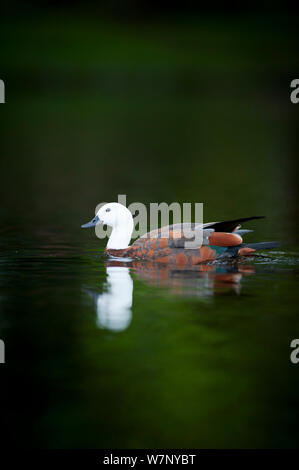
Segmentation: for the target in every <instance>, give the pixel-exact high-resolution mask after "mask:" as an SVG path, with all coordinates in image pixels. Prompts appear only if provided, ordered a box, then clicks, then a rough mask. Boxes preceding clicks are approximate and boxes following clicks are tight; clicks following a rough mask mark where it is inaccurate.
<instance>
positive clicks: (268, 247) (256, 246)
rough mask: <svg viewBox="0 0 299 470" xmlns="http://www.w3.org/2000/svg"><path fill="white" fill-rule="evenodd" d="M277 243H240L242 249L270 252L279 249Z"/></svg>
mask: <svg viewBox="0 0 299 470" xmlns="http://www.w3.org/2000/svg"><path fill="white" fill-rule="evenodd" d="M279 245H280V243H279V242H259V243H242V248H251V249H252V250H271V249H272V248H277V247H279Z"/></svg>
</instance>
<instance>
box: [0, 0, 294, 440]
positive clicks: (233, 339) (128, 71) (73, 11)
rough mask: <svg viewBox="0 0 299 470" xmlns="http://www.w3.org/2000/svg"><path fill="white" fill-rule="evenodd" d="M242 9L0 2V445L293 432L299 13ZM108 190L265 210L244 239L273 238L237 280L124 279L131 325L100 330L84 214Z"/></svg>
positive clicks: (207, 216)
mask: <svg viewBox="0 0 299 470" xmlns="http://www.w3.org/2000/svg"><path fill="white" fill-rule="evenodd" d="M213 6H214V4H213ZM242 7H243V9H242V10H241V9H240V6H239V2H238V4H237V3H236V4H233V3H230V4H227V3H226V4H225V6H222V7H217V9H216V8H215V6H214V11H213V10H212V7H210V6H209V5H207V4H206V5H204V6H203V7H197V8H196V7H194V6H193V5H192V4H191V2H189V3H188V2H187V3H186V2H184V5H183V4H182V3H173V2H171V3H170V2H167V3H163V4H161V3H159V6H153V4H152V3H150V2H142V3H141V2H137V1H135V2H134V1H132V2H129V1H126V2H121V1H113V2H109V3H108V2H107V3H103V4H99V5H97V6H94V5H93V4H92V3H91V2H84V4H83V3H80V2H44V3H43V4H41V3H40V2H21V1H12V2H5V3H4V5H2V6H1V28H0V65H1V69H0V78H1V79H3V80H4V82H5V86H6V103H5V104H3V105H1V106H0V196H1V199H0V201H1V203H0V220H1V223H0V226H1V229H0V235H1V236H0V250H1V258H0V261H1V266H0V292H1V297H0V301H1V303H0V320H1V323H0V337H1V338H3V339H4V340H5V344H6V356H7V364H5V365H4V366H2V365H1V366H0V374H1V375H2V377H1V380H2V379H3V380H2V382H1V392H2V397H3V398H2V411H1V413H2V419H1V425H2V427H3V429H5V436H4V440H2V442H3V443H5V444H7V445H13V446H14V447H25V448H32V447H35V448H36V447H43V448H45V447H46V448H49V447H50V448H57V447H60V448H61V447H68V448H73V447H88V448H90V447H102V448H103V447H106V448H109V447H129V448H130V447H131V448H132V447H147V448H150V447H152V448H154V447H158V448H163V447H170V448H171V447H178V448H180V447H181V448H183V447H186V448H188V447H194V448H195V447H210V448H211V447H212V448H215V447H233V448H234V447H267V448H269V447H296V446H297V445H298V393H297V391H298V370H297V369H296V367H297V368H298V366H294V365H293V364H291V363H290V360H289V354H290V348H289V344H290V341H291V339H293V338H298V334H299V333H298V331H299V324H298V314H297V310H298V308H297V306H298V293H297V291H298V288H297V286H298V261H297V260H298V249H297V242H298V228H297V217H298V210H297V207H298V185H297V168H298V150H299V144H298V110H299V105H294V104H292V103H291V101H290V92H291V89H290V82H291V80H293V79H294V78H298V66H299V55H298V17H297V16H296V14H295V12H294V10H292V9H287V8H286V7H285V6H284V3H282V2H264V3H260V4H259V5H258V6H253V5H252V3H250V5H249V4H248V6H246V5H243V4H242ZM118 194H126V195H127V200H128V203H131V202H135V201H140V202H143V203H145V204H149V203H150V202H162V201H165V202H168V203H171V202H173V201H178V202H203V203H204V220H205V221H209V220H223V219H226V218H236V217H246V216H251V215H265V216H267V219H265V220H264V221H257V222H255V223H252V224H251V225H250V227H249V228H254V230H255V232H254V234H250V235H249V236H248V238H247V239H248V240H249V241H262V240H280V241H281V249H279V250H278V251H276V252H275V253H272V254H270V255H268V256H269V257H266V256H267V255H266V254H265V255H264V256H265V258H263V257H262V258H259V259H258V261H255V262H254V266H253V267H251V268H250V269H249V270H248V271H249V273H250V272H251V273H252V275H249V276H244V279H243V280H242V289H241V290H240V288H239V286H231V285H230V286H223V285H221V287H220V288H219V286H218V288H217V287H215V286H214V284H213V282H212V281H211V280H210V278H208V279H205V278H203V285H202V284H200V283H199V285H198V284H197V283H196V286H195V287H196V289H195V290H193V289H194V285H192V280H187V281H188V282H187V283H186V282H182V281H181V280H180V279H177V278H174V279H170V280H169V284H170V286H169V289H166V290H163V289H162V288H161V287H159V286H157V285H156V286H153V285H149V284H147V283H146V282H145V281H144V279H143V277H144V276H142V275H141V280H140V279H138V276H136V275H135V274H134V273H131V274H132V276H133V278H134V296H133V312H132V313H133V320H132V324H131V325H130V327H129V328H128V329H127V330H126V331H124V332H121V333H119V334H113V333H111V332H110V331H106V330H103V329H102V330H101V329H99V328H98V327H97V326H96V321H95V316H96V314H95V311H94V306H93V305H92V303H91V301H90V300H89V298H88V296H87V295H86V294H85V293H84V292H85V291H84V289H85V288H86V286H87V287H88V288H92V289H94V291H95V292H97V293H102V292H103V291H104V292H105V288H106V287H105V282H106V267H105V265H104V262H103V260H102V258H101V257H100V256H99V253H101V250H103V248H104V246H105V243H106V241H100V240H98V239H96V237H95V235H94V233H93V231H90V232H88V231H81V229H80V225H81V224H82V223H84V222H87V221H88V220H90V219H91V218H92V217H93V215H94V208H95V207H96V205H97V204H98V203H100V202H102V201H114V200H116V199H117V195H118ZM255 271H256V274H254V273H255ZM215 279H216V281H217V278H215ZM185 281H186V280H185ZM193 281H194V280H193ZM199 281H200V280H199ZM207 281H208V282H207ZM216 281H215V284H217V282H216ZM194 282H195V281H194ZM196 282H197V280H196ZM189 290H191V291H192V295H190V296H187V297H185V296H186V293H188V292H189Z"/></svg>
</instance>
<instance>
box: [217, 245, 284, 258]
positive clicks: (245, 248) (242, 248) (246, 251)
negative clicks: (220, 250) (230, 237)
mask: <svg viewBox="0 0 299 470" xmlns="http://www.w3.org/2000/svg"><path fill="white" fill-rule="evenodd" d="M278 246H279V242H260V243H241V245H237V246H230V247H229V248H228V249H227V251H226V252H225V253H224V254H223V256H248V255H251V254H253V253H254V252H255V251H257V250H271V249H272V248H277V247H278Z"/></svg>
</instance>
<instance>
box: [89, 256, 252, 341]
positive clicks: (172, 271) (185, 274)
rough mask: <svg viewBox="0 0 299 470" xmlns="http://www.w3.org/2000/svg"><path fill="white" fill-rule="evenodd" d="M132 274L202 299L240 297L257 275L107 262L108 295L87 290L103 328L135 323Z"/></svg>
mask: <svg viewBox="0 0 299 470" xmlns="http://www.w3.org/2000/svg"><path fill="white" fill-rule="evenodd" d="M130 270H131V272H132V273H134V274H135V275H136V277H137V278H139V279H140V280H142V281H145V282H146V283H149V284H153V285H158V286H163V287H168V288H170V290H171V292H172V293H173V294H178V295H183V296H194V297H198V298H202V299H207V298H211V297H213V296H214V295H221V294H227V293H230V292H231V293H234V294H239V293H240V289H241V279H242V277H243V275H246V274H251V273H254V272H255V271H254V268H253V267H252V266H248V265H246V266H244V265H238V264H236V263H234V264H223V265H217V266H215V265H204V264H203V265H200V266H196V267H193V268H189V269H186V268H185V269H183V268H178V267H177V266H171V265H161V264H158V263H142V262H138V261H130V262H125V261H121V260H109V261H107V262H106V272H107V281H106V284H105V286H104V287H105V291H104V292H103V293H100V294H99V293H98V292H97V291H95V290H93V289H84V291H85V292H87V293H88V294H89V295H90V296H91V297H92V298H93V299H94V303H95V308H96V314H97V325H98V326H99V327H100V328H104V329H108V330H110V331H114V332H119V331H123V330H125V329H127V328H128V326H129V325H130V323H131V319H132V301H133V279H132V277H131V275H130Z"/></svg>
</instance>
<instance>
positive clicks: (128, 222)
mask: <svg viewBox="0 0 299 470" xmlns="http://www.w3.org/2000/svg"><path fill="white" fill-rule="evenodd" d="M98 224H106V225H109V227H112V233H111V235H110V238H109V240H108V244H107V248H110V249H114V250H122V249H124V248H127V247H128V246H129V243H130V240H131V236H132V232H133V228H134V222H133V217H132V214H131V212H130V211H129V209H127V208H126V207H125V206H123V205H122V204H119V203H118V202H110V203H108V204H105V205H104V206H102V207H101V208H100V209H99V210H98V212H97V213H96V216H95V217H94V218H93V219H92V220H91V221H90V222H88V223H87V224H84V225H81V227H82V228H89V227H94V226H95V225H98Z"/></svg>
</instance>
